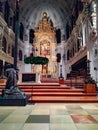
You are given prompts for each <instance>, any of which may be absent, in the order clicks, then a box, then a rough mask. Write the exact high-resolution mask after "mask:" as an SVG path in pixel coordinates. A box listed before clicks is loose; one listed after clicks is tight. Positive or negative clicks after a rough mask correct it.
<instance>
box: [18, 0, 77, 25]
mask: <svg viewBox="0 0 98 130" xmlns="http://www.w3.org/2000/svg"><path fill="white" fill-rule="evenodd" d="M76 1H77V0H20V1H19V2H20V21H21V22H23V23H24V24H25V25H26V26H27V27H29V28H35V27H36V26H37V25H38V22H39V20H40V19H41V18H42V14H43V12H47V14H48V16H49V18H50V19H51V20H52V22H53V25H54V27H56V28H62V27H63V26H64V25H65V23H66V21H68V19H69V17H70V16H71V14H72V13H73V11H74V8H75V4H76Z"/></svg>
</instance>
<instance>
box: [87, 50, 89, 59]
mask: <svg viewBox="0 0 98 130" xmlns="http://www.w3.org/2000/svg"><path fill="white" fill-rule="evenodd" d="M87 60H89V51H87Z"/></svg>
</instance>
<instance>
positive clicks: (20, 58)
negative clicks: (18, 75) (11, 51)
mask: <svg viewBox="0 0 98 130" xmlns="http://www.w3.org/2000/svg"><path fill="white" fill-rule="evenodd" d="M19 60H20V61H22V51H21V50H19Z"/></svg>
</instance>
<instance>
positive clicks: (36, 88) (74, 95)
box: [0, 83, 98, 103]
mask: <svg viewBox="0 0 98 130" xmlns="http://www.w3.org/2000/svg"><path fill="white" fill-rule="evenodd" d="M19 88H20V89H21V90H22V91H24V92H25V93H26V94H27V95H28V94H29V95H31V98H29V102H30V103H55V102H56V103H71V102H76V103H78V102H82V103H83V102H84V103H85V102H98V97H97V96H96V94H90V93H88V94H86V93H85V92H84V89H83V88H73V87H70V86H66V85H60V84H59V83H40V84H34V83H22V84H19ZM2 89H4V85H0V92H2Z"/></svg>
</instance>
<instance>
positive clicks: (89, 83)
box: [84, 77, 96, 94]
mask: <svg viewBox="0 0 98 130" xmlns="http://www.w3.org/2000/svg"><path fill="white" fill-rule="evenodd" d="M84 90H85V93H94V94H96V82H95V80H94V79H93V78H92V77H87V78H86V79H85V81H84Z"/></svg>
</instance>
